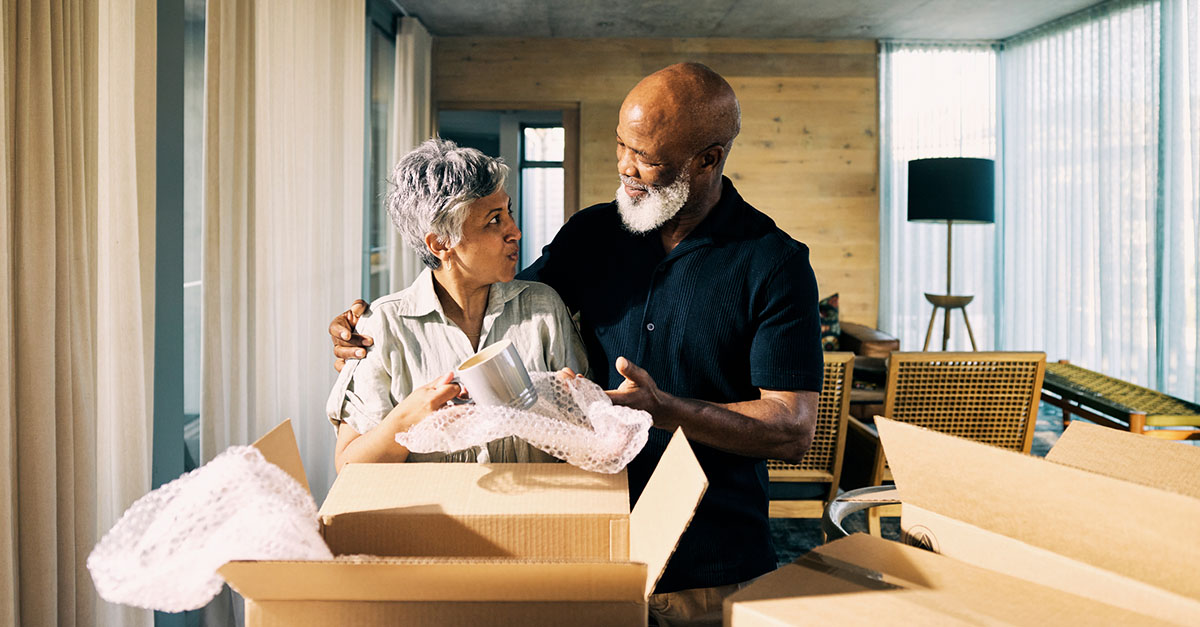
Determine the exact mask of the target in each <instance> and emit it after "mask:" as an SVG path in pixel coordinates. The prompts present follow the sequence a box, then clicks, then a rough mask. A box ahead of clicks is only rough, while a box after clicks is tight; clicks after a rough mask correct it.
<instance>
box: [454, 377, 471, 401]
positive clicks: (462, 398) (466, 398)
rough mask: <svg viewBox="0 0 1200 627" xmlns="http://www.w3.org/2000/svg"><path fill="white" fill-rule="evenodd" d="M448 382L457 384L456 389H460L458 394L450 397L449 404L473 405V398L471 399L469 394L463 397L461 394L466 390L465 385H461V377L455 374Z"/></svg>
mask: <svg viewBox="0 0 1200 627" xmlns="http://www.w3.org/2000/svg"><path fill="white" fill-rule="evenodd" d="M450 383H453V384H454V385H457V386H458V389H459V390H460V392H459V395H458V396H455V397H454V398H452V399H450V404H451V405H474V404H475V401H474V400H472V399H471V397H469V396H467V397H464V396H462V394H464V393H466V391H467V388H466V387H464V386H463V384H462V379H459V378H458V377H457V376H456V377H454V378H453V379H450Z"/></svg>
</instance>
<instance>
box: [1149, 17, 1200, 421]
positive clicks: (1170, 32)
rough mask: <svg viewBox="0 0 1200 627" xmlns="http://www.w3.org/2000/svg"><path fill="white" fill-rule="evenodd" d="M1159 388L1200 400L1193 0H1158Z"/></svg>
mask: <svg viewBox="0 0 1200 627" xmlns="http://www.w3.org/2000/svg"><path fill="white" fill-rule="evenodd" d="M1161 21H1162V25H1163V31H1162V55H1161V57H1162V70H1161V76H1162V79H1161V80H1162V114H1161V119H1162V132H1161V133H1160V137H1161V138H1162V143H1163V145H1162V150H1161V151H1160V154H1161V155H1162V163H1161V165H1160V166H1159V170H1160V172H1161V176H1162V179H1161V185H1160V190H1161V198H1160V199H1159V211H1160V212H1161V213H1160V215H1161V223H1162V225H1163V227H1162V230H1161V236H1160V237H1161V238H1162V240H1161V250H1162V266H1161V269H1160V271H1159V278H1160V281H1161V283H1160V285H1161V294H1162V295H1161V300H1160V303H1159V311H1160V312H1161V314H1160V320H1161V323H1162V324H1161V326H1160V329H1159V336H1158V339H1159V351H1158V364H1157V365H1158V371H1159V373H1160V375H1159V387H1160V388H1161V389H1162V390H1163V391H1165V392H1167V393H1169V394H1174V395H1177V396H1181V397H1183V398H1190V399H1193V400H1195V399H1200V345H1198V344H1197V337H1196V336H1197V332H1198V331H1200V299H1198V296H1200V295H1198V294H1197V290H1198V289H1200V262H1198V260H1197V247H1198V246H1200V0H1190V1H1189V0H1163V3H1162V19H1161Z"/></svg>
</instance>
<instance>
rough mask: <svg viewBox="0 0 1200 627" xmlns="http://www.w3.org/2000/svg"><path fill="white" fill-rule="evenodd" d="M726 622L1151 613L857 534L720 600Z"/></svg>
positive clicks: (1114, 617) (1125, 620)
mask: <svg viewBox="0 0 1200 627" xmlns="http://www.w3.org/2000/svg"><path fill="white" fill-rule="evenodd" d="M725 618H726V622H725V624H726V625H733V626H734V627H742V626H743V625H789V624H796V625H800V624H825V623H829V624H838V625H879V624H902V623H903V624H938V625H945V624H969V625H981V624H983V625H986V624H1008V625H1057V624H1082V625H1098V624H1114V625H1148V624H1160V623H1159V622H1158V621H1156V620H1154V619H1152V618H1150V617H1148V616H1146V615H1144V614H1139V613H1137V612H1133V611H1129V610H1124V609H1120V608H1117V607H1113V606H1110V605H1105V604H1103V603H1097V602H1095V601H1093V600H1089V599H1085V598H1082V597H1078V596H1074V595H1069V594H1063V593H1062V592H1061V591H1059V590H1054V589H1052V588H1047V587H1045V586H1039V585H1037V584H1034V583H1031V582H1028V581H1025V580H1022V579H1018V578H1016V577H1010V576H1007V575H1003V574H1000V573H995V572H992V571H989V570H987V569H984V568H979V567H976V566H972V565H970V564H965V563H963V562H960V561H957V560H954V559H950V558H948V557H943V556H940V555H935V554H933V553H930V552H928V551H924V550H921V549H917V548H914V547H910V546H905V545H903V544H900V543H898V542H892V541H889V540H883V539H881V538H876V537H873V536H868V535H865V534H855V535H852V536H850V537H847V538H842V539H840V540H835V541H833V542H831V543H829V544H826V545H824V546H820V547H817V548H816V549H814V550H813V551H811V552H809V553H808V554H806V555H804V556H803V557H801V558H800V559H798V560H796V561H795V562H792V563H791V564H788V565H786V566H783V567H782V568H780V569H779V570H776V571H774V572H771V573H768V574H766V575H763V576H762V577H761V578H759V579H758V580H757V581H755V582H754V583H753V584H752V585H750V586H749V587H747V588H744V589H742V590H740V591H738V592H737V593H736V594H734V595H733V596H732V597H731V598H730V599H729V600H727V601H726V604H725Z"/></svg>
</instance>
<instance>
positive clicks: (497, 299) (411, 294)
mask: <svg viewBox="0 0 1200 627" xmlns="http://www.w3.org/2000/svg"><path fill="white" fill-rule="evenodd" d="M527 286H528V284H527V283H525V282H524V281H509V282H508V283H493V284H492V289H491V291H490V292H488V310H489V311H491V310H492V309H494V308H496V307H500V308H503V307H504V305H506V304H507V303H508V301H510V300H512V299H514V298H516V297H517V295H518V294H520V293H521V292H523V291H525V288H526V287H527ZM404 292H405V293H404V298H402V299H401V302H400V303H399V306H398V307H397V308H396V313H397V314H399V315H401V316H412V317H416V318H419V317H421V316H426V315H429V314H431V313H433V312H435V311H436V312H438V313H439V314H441V315H442V317H443V318H445V317H446V316H445V312H443V311H442V303H441V301H439V300H438V297H437V292H436V291H434V289H433V270H430V269H429V268H425V269H424V270H422V271H421V274H419V275H417V278H416V280H414V281H413V282H412V285H411V286H409V288H408V289H406V290H404Z"/></svg>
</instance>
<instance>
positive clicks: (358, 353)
mask: <svg viewBox="0 0 1200 627" xmlns="http://www.w3.org/2000/svg"><path fill="white" fill-rule="evenodd" d="M367 307H368V305H367V301H365V300H363V299H361V298H360V299H358V300H356V301H354V304H352V305H350V309H347V310H346V311H344V312H342V313H341V314H340V315H338V317H336V318H334V319H333V322H330V323H329V336H330V337H331V338H333V357H334V361H333V368H334V369H335V370H337V371H338V372H341V371H342V368H343V367H344V366H345V365H346V360H347V359H362V358H363V357H366V356H367V347H369V346H371V345H373V344H374V343H375V340H373V339H371V338H370V337H368V336H366V335H359V334H358V333H355V332H354V327H355V326H356V325H357V324H358V319H359V318H361V317H362V316H363V314H365V313H366V312H367Z"/></svg>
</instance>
